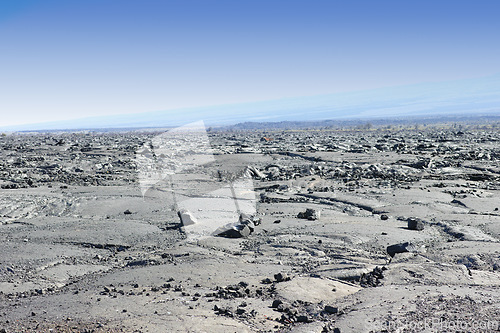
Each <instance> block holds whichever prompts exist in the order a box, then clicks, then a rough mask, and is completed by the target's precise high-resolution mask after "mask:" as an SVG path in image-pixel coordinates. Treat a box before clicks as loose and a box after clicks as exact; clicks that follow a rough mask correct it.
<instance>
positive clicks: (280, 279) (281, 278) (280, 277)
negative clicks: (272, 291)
mask: <svg viewBox="0 0 500 333" xmlns="http://www.w3.org/2000/svg"><path fill="white" fill-rule="evenodd" d="M274 279H275V280H276V282H284V281H290V277H288V276H286V274H284V273H278V274H274Z"/></svg>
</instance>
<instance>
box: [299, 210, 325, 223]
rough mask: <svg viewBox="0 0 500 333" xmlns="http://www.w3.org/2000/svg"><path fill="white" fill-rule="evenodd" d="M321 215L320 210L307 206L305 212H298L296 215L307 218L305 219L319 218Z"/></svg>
mask: <svg viewBox="0 0 500 333" xmlns="http://www.w3.org/2000/svg"><path fill="white" fill-rule="evenodd" d="M320 216H321V211H319V210H315V209H312V208H307V209H306V211H305V212H300V213H299V214H298V215H297V217H298V218H299V219H307V220H311V221H313V220H319V218H320Z"/></svg>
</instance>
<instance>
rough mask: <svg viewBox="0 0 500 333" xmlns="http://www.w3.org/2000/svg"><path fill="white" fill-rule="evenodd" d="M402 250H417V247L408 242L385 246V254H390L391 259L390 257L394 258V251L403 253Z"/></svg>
mask: <svg viewBox="0 0 500 333" xmlns="http://www.w3.org/2000/svg"><path fill="white" fill-rule="evenodd" d="M404 252H417V248H416V246H415V245H413V244H411V243H410V242H405V243H400V244H393V245H389V246H388V247H387V254H388V255H390V256H391V260H392V258H394V256H395V255H396V253H404Z"/></svg>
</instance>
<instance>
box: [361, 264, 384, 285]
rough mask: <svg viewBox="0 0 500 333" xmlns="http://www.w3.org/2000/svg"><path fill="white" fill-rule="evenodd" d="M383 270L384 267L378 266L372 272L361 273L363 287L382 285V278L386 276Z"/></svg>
mask: <svg viewBox="0 0 500 333" xmlns="http://www.w3.org/2000/svg"><path fill="white" fill-rule="evenodd" d="M383 271H384V269H382V268H380V267H379V266H377V267H375V268H374V269H373V271H371V272H370V273H366V274H365V273H363V274H361V276H360V278H359V284H360V285H361V286H362V287H377V286H378V285H380V280H381V279H383V278H384V274H383Z"/></svg>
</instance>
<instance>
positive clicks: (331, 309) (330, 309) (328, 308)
mask: <svg viewBox="0 0 500 333" xmlns="http://www.w3.org/2000/svg"><path fill="white" fill-rule="evenodd" d="M325 312H326V313H329V314H335V313H337V312H339V309H338V308H336V307H334V306H331V305H327V306H325Z"/></svg>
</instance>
